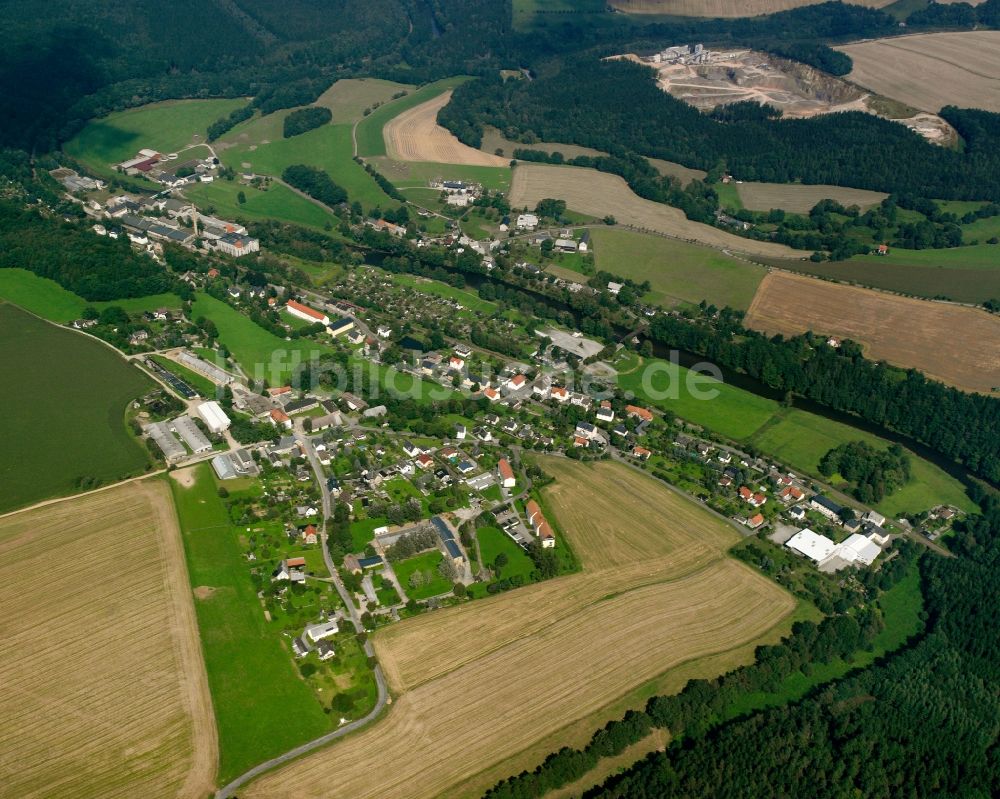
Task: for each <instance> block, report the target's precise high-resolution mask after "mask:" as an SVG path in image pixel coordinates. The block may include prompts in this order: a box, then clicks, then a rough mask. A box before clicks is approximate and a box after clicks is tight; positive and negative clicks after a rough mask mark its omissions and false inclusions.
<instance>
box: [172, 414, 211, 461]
mask: <svg viewBox="0 0 1000 799" xmlns="http://www.w3.org/2000/svg"><path fill="white" fill-rule="evenodd" d="M170 426H171V428H172V429H173V431H174V432H175V433H177V435H179V436H180V437H181V440H182V441H183V442H184V443H185V444H187V445H188V448H189V449H190V450H191V452H193V453H194V454H195V455H200V454H201V453H202V452H208V451H209V450H210V449H212V442H211V441H209V440H208V439H207V438H205V435H204V434H203V433H202V432H201V430H199V429H198V425H196V424H195V423H194V419H192V418H191V417H190V416H178V417H177V418H176V419H174V420H173V421H172V422H171V423H170Z"/></svg>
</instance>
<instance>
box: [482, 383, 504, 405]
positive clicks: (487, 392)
mask: <svg viewBox="0 0 1000 799" xmlns="http://www.w3.org/2000/svg"><path fill="white" fill-rule="evenodd" d="M483 396H484V397H486V399H488V400H489V401H490V402H498V401H499V400H500V392H499V391H497V390H496V389H495V388H490V387H489V386H487V387H486V388H484V389H483Z"/></svg>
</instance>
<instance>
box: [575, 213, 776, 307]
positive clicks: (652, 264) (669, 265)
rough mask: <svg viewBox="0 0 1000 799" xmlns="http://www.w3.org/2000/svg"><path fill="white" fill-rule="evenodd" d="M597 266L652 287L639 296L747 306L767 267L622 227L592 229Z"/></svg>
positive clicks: (673, 301)
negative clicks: (621, 228) (619, 228)
mask: <svg viewBox="0 0 1000 799" xmlns="http://www.w3.org/2000/svg"><path fill="white" fill-rule="evenodd" d="M591 241H592V246H593V251H594V256H595V260H596V264H597V268H598V269H602V270H604V271H606V272H611V273H612V274H615V275H620V276H622V277H625V278H628V279H629V280H634V281H635V282H637V283H642V282H643V281H646V280H648V281H649V283H650V286H651V289H650V291H649V293H648V294H647V295H646V296H645V297H644V298H643V299H645V300H646V301H647V302H651V303H655V304H656V305H664V306H667V307H671V306H674V305H678V304H683V303H690V304H697V303H699V302H701V301H702V300H707V301H708V302H710V303H713V304H714V305H717V306H719V307H720V308H721V307H723V306H726V305H728V306H729V307H730V308H739V309H741V310H746V309H747V308H749V307H750V302H751V300H753V295H754V293H755V292H756V291H757V286H759V285H760V281H761V280H763V279H764V275H765V274H767V270H766V269H765V268H764V267H762V266H758V265H756V264H750V263H747V262H746V261H740V260H738V259H736V258H732V257H730V256H728V255H724V254H722V253H720V252H719V251H718V250H714V249H712V248H710V247H701V246H698V245H697V244H688V243H686V242H683V241H677V240H675V239H668V238H664V237H661V236H649V235H645V234H643V233H631V232H629V231H625V230H613V229H610V228H607V229H604V228H594V229H593V230H592V231H591Z"/></svg>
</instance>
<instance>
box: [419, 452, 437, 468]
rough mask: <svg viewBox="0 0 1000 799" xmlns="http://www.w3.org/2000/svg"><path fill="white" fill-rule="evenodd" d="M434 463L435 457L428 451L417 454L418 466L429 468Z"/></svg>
mask: <svg viewBox="0 0 1000 799" xmlns="http://www.w3.org/2000/svg"><path fill="white" fill-rule="evenodd" d="M433 464H434V459H433V458H432V457H431V456H430V455H428V454H427V453H426V452H425V453H423V454H421V455H418V456H417V466H419V467H420V468H421V469H429V468H430V467H431V466H432V465H433Z"/></svg>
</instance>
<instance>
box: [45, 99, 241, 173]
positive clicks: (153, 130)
mask: <svg viewBox="0 0 1000 799" xmlns="http://www.w3.org/2000/svg"><path fill="white" fill-rule="evenodd" d="M244 105H246V100H245V99H239V98H236V99H230V100H167V101H165V102H162V103H151V104H149V105H144V106H140V107H139V108H130V109H129V110H127V111H119V112H117V113H115V114H110V115H109V116H106V117H103V118H101V119H95V120H94V121H92V122H90V123H88V124H87V126H86V127H85V128H84V129H83V130H81V131H80V132H79V133H78V134H77V135H76V136H74V137H73V138H72V139H70V140H69V141H68V142H66V144H64V145H63V149H64V150H65V151H66V154H67V155H69V156H71V157H73V158H75V159H76V160H77V161H79V162H80V163H82V164H84V165H85V166H86V167H87V168H88V169H90V170H92V171H93V172H94V173H95V174H98V175H102V176H104V177H114V176H115V175H117V173H116V172H115V171H114V169H113V168H112V167H113V165H114V164H117V163H120V162H121V161H124V160H125V159H127V158H130V157H132V156H134V155H135V154H136V153H137V152H138V151H139V150H141V149H143V148H144V147H148V148H150V149H152V150H158V151H159V152H161V153H171V152H176V151H178V150H180V149H181V148H183V147H185V146H187V145H188V144H203V143H204V142H205V136H206V131H207V130H208V126H209V125H211V124H212V123H213V122H215V120H217V119H219V118H220V117H224V116H228V115H229V113H230V112H231V111H234V110H236V109H237V108H240V107H242V106H244ZM199 150H200V153H199V154H201V155H204V156H207V155H208V151H207V150H205V149H204V148H199Z"/></svg>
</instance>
